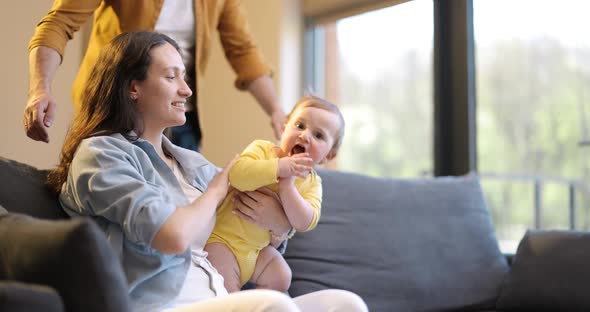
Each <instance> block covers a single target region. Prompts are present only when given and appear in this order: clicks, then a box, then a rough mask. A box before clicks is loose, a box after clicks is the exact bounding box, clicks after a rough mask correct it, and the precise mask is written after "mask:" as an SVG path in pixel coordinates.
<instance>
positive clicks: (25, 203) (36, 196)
mask: <svg viewBox="0 0 590 312" xmlns="http://www.w3.org/2000/svg"><path fill="white" fill-rule="evenodd" d="M46 176H47V171H45V170H38V169H36V168H34V167H32V166H29V165H26V164H23V163H19V162H16V161H14V160H9V159H6V158H3V157H0V181H1V183H2V187H0V205H2V206H4V208H6V210H8V211H9V212H18V213H24V214H27V215H30V216H34V217H37V218H42V219H64V218H67V215H66V214H65V212H63V210H62V209H61V206H60V205H59V202H58V200H57V194H55V193H53V192H51V191H50V190H49V188H48V187H46V186H45V177H46Z"/></svg>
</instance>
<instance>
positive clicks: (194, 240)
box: [49, 32, 366, 311]
mask: <svg viewBox="0 0 590 312" xmlns="http://www.w3.org/2000/svg"><path fill="white" fill-rule="evenodd" d="M184 75H185V68H184V65H183V63H182V59H181V56H180V53H179V49H178V46H177V44H176V43H175V42H174V41H173V40H172V39H170V38H169V37H167V36H165V35H162V34H158V33H153V32H131V33H125V34H121V35H119V36H118V37H116V38H115V39H113V41H112V42H111V43H109V44H108V45H107V46H105V48H104V49H103V50H102V51H101V54H100V56H99V59H98V63H97V65H96V67H95V68H94V69H93V70H92V73H91V75H90V78H89V83H88V89H87V91H86V93H85V95H84V98H83V102H84V103H82V105H81V107H82V110H81V111H80V112H79V113H78V114H77V115H76V117H75V120H74V122H73V125H72V127H71V129H70V132H69V133H68V135H67V137H66V140H65V143H64V146H63V149H62V155H61V159H60V164H59V165H58V167H57V169H56V170H55V171H53V172H52V173H51V174H50V176H49V183H50V184H51V185H52V186H53V187H54V189H55V190H59V191H60V192H61V194H60V201H61V203H62V206H63V207H64V210H65V211H66V212H67V213H68V214H70V215H72V216H79V215H82V216H90V217H92V218H93V219H94V220H95V221H96V222H97V223H98V224H99V225H100V226H101V228H102V229H103V230H104V231H105V233H106V235H107V237H108V239H109V241H110V243H111V245H112V246H113V248H114V250H115V252H116V254H117V255H118V256H119V259H120V260H121V263H122V265H123V270H124V271H125V274H126V277H127V281H128V284H129V296H130V298H131V303H132V306H133V309H134V310H136V311H153V310H162V309H165V308H174V307H178V306H182V305H186V304H188V306H186V307H184V309H189V310H195V311H196V310H199V311H217V310H219V311H222V310H231V309H232V306H235V307H236V308H239V309H240V311H242V310H245V311H256V310H257V309H267V310H268V309H269V308H270V310H277V311H301V310H310V311H312V310H313V311H321V310H327V309H331V310H334V309H339V308H346V309H347V311H351V309H353V311H355V310H358V311H366V306H365V304H364V302H363V301H362V299H360V298H359V297H358V296H356V295H354V294H352V293H350V292H346V291H340V290H326V291H320V292H316V293H312V294H308V295H304V296H301V297H298V298H294V299H291V298H289V297H287V296H285V295H284V294H282V293H278V292H273V291H268V290H251V291H243V292H239V293H236V294H231V295H228V294H227V291H226V290H225V288H224V287H223V280H222V278H221V276H220V275H219V274H218V273H217V271H216V270H215V269H214V268H213V267H212V266H211V264H210V263H209V261H208V260H207V258H206V256H207V255H206V253H205V252H204V251H203V247H204V245H205V242H206V240H207V238H208V236H209V234H210V233H211V230H212V227H213V225H214V223H215V210H216V208H217V206H218V205H219V203H220V202H221V200H223V198H224V196H226V194H227V190H228V170H229V168H230V167H231V165H232V162H230V164H228V165H227V166H226V167H225V169H223V170H221V171H219V169H218V168H217V167H215V166H214V165H213V164H211V163H210V162H208V161H207V160H206V159H205V158H203V156H201V155H200V154H198V153H196V152H193V151H189V150H185V149H182V148H180V147H177V146H175V145H173V144H171V143H170V141H168V139H166V138H165V137H164V135H163V131H164V130H165V129H166V128H168V127H173V126H178V125H181V124H183V123H184V122H185V114H184V112H185V111H184V103H185V100H186V98H188V97H189V96H190V95H191V94H192V92H191V90H190V89H189V87H188V86H187V84H186V83H185V81H184ZM257 196H261V195H260V194H258V195H257ZM262 196H263V195H262ZM243 199H244V198H243ZM244 201H245V200H244ZM271 202H273V201H271ZM250 204H253V203H252V202H250ZM242 206H243V204H242ZM274 206H275V208H274V209H273V210H274V211H275V212H276V211H278V210H280V209H281V207H278V203H277V202H274ZM274 215H275V216H277V215H280V214H277V213H275V214H274ZM273 218H274V217H273ZM253 221H255V222H257V223H258V224H267V225H270V226H269V227H268V228H269V230H272V231H273V232H275V233H285V232H287V231H288V225H287V226H285V217H284V215H283V216H281V218H279V219H278V220H275V219H264V218H263V219H256V218H255V219H254V220H253ZM267 310H265V311H267Z"/></svg>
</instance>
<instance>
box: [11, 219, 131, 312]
mask: <svg viewBox="0 0 590 312" xmlns="http://www.w3.org/2000/svg"><path fill="white" fill-rule="evenodd" d="M0 237H1V238H2V239H0V280H12V281H18V282H22V283H26V284H40V285H45V286H48V287H51V288H53V289H55V291H57V293H58V294H59V296H60V297H61V298H62V300H63V304H64V307H65V310H66V311H128V310H129V298H128V287H127V282H126V279H125V275H124V273H123V269H122V267H121V264H120V263H119V259H118V258H117V257H116V255H115V253H114V251H113V250H112V248H111V246H110V244H109V243H108V241H107V240H106V237H105V235H104V233H103V232H102V231H101V230H100V229H99V228H98V226H97V225H96V224H95V223H94V222H93V221H92V220H90V219H82V218H78V219H71V220H63V221H50V220H41V219H36V218H33V217H30V216H26V215H23V214H17V213H8V214H4V215H0Z"/></svg>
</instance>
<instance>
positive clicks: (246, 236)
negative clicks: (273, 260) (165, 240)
mask: <svg viewBox="0 0 590 312" xmlns="http://www.w3.org/2000/svg"><path fill="white" fill-rule="evenodd" d="M273 146H275V145H274V144H273V143H272V142H269V141H264V140H256V141H254V142H252V143H250V145H248V147H247V148H246V149H245V150H244V151H243V152H242V154H241V155H240V158H239V159H238V161H236V163H235V164H234V166H233V167H232V168H231V170H230V172H229V181H230V183H231V185H232V186H233V187H235V188H236V189H238V190H240V191H254V190H256V189H258V188H260V187H263V186H267V187H269V188H270V189H271V190H272V191H273V192H278V180H277V167H278V163H279V158H278V156H277V155H276V154H275V153H274V152H273V150H272V148H273ZM295 187H296V188H297V190H298V191H299V194H301V196H302V197H303V198H304V199H305V200H306V201H307V202H309V203H310V204H311V206H312V207H313V210H314V216H313V219H312V222H311V224H310V226H309V228H308V229H307V230H311V229H313V228H314V227H315V226H316V225H317V223H318V220H319V218H320V207H321V204H322V181H321V179H320V176H318V175H317V173H316V172H315V171H312V173H311V174H310V175H309V176H307V178H305V179H301V178H296V179H295ZM234 193H235V190H232V191H231V192H230V193H228V195H227V197H226V198H225V199H224V200H223V203H222V204H221V206H220V207H219V208H218V209H217V220H216V222H215V228H213V233H211V237H209V240H208V241H207V243H223V244H225V245H226V246H227V247H228V248H229V249H230V250H231V251H232V253H233V254H234V256H235V257H236V259H237V261H238V264H239V266H240V285H244V284H245V283H246V282H247V281H249V280H250V278H251V277H252V274H253V273H254V267H255V266H256V259H257V258H258V254H259V253H260V250H262V248H264V247H266V246H268V245H269V244H270V231H268V230H266V229H263V228H261V227H258V226H256V225H254V224H252V223H250V222H248V221H246V220H243V219H242V218H240V217H238V216H236V215H234V214H233V213H232V210H234V209H235V206H234V204H233V203H232V201H231V199H232V197H233V196H234Z"/></svg>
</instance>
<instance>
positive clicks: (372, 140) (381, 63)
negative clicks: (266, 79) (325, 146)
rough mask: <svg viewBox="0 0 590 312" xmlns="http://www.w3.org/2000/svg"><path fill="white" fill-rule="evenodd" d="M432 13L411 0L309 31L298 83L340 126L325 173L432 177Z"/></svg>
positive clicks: (425, 1) (427, 1) (423, 2)
mask: <svg viewBox="0 0 590 312" xmlns="http://www.w3.org/2000/svg"><path fill="white" fill-rule="evenodd" d="M432 10H433V4H432V0H415V1H410V2H407V3H403V4H399V5H396V6H393V7H388V8H384V9H380V10H376V11H370V12H368V13H364V14H360V15H355V16H352V17H347V18H341V19H338V20H335V21H332V22H331V23H324V24H321V25H311V26H310V29H309V30H308V35H307V36H308V38H307V48H308V49H310V50H308V53H309V54H308V56H307V60H308V61H309V60H313V62H310V64H311V66H309V67H308V70H307V74H306V76H307V79H306V80H307V82H306V84H307V85H310V86H312V88H313V89H314V92H315V93H317V94H318V95H320V96H323V97H325V98H327V99H328V100H330V101H332V102H334V103H335V104H337V105H338V106H339V107H340V109H341V110H342V113H343V114H344V118H345V120H346V134H345V137H344V141H343V144H342V147H341V149H340V151H339V153H338V157H336V159H335V161H336V162H337V163H336V164H331V166H332V167H338V169H340V170H344V171H352V172H359V173H363V174H369V175H373V176H396V177H401V176H418V175H422V174H424V173H425V172H428V173H430V172H432V163H433V161H432V145H433V144H432V119H433V118H432V107H433V104H432V45H433V19H432V16H433V11H432Z"/></svg>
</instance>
